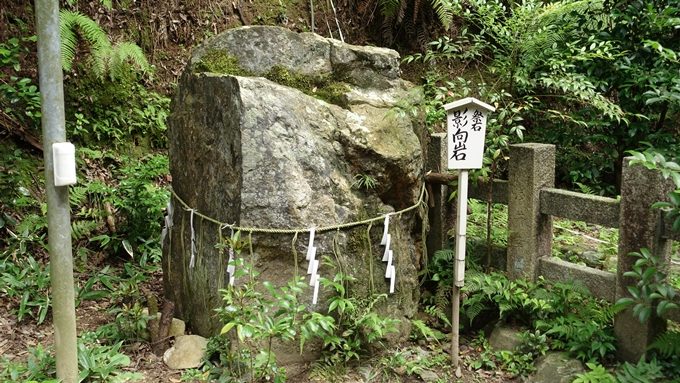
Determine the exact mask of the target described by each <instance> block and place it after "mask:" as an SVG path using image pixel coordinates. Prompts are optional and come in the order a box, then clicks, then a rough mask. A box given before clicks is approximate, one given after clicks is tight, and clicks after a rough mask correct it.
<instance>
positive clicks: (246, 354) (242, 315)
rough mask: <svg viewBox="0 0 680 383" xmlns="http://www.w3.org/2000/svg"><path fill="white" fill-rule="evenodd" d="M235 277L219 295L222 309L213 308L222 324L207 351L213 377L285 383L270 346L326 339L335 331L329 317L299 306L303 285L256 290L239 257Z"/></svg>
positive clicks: (294, 283)
mask: <svg viewBox="0 0 680 383" xmlns="http://www.w3.org/2000/svg"><path fill="white" fill-rule="evenodd" d="M239 236H240V235H239V234H235V237H234V238H231V239H229V241H228V243H229V246H233V245H234V244H239V245H238V246H239V247H238V249H239V251H238V252H240V248H241V246H244V245H245V242H243V241H241V240H240V239H239ZM234 266H235V267H236V269H235V278H238V279H239V281H240V280H242V279H245V282H244V283H243V284H240V285H238V286H232V287H228V288H226V289H224V290H222V297H223V300H224V306H223V307H221V308H219V309H217V314H218V315H219V317H220V319H221V320H222V321H223V323H225V324H224V327H223V328H222V331H221V335H220V336H219V337H216V338H212V339H211V341H210V346H209V348H210V349H211V350H212V353H213V354H217V356H218V362H216V363H215V364H214V365H212V366H209V367H208V368H209V371H210V372H209V375H210V376H211V377H212V378H219V377H222V379H224V378H225V377H226V378H228V377H231V379H233V380H235V381H239V380H241V379H245V377H251V378H252V379H255V380H259V379H266V380H274V381H284V380H285V370H284V369H283V368H280V367H278V366H277V365H276V356H275V355H274V354H273V352H272V342H273V341H275V340H276V341H284V342H291V341H293V340H294V339H295V338H296V337H299V342H300V349H301V350H302V348H303V347H304V344H305V342H307V341H309V340H311V339H314V338H324V337H328V336H329V334H331V333H332V332H333V331H334V329H335V322H334V320H333V318H331V317H329V316H324V315H321V314H318V313H313V312H307V311H306V307H305V305H304V304H302V303H301V302H300V301H299V296H300V295H301V294H302V293H303V291H304V288H305V287H306V286H307V284H306V283H305V282H304V280H303V279H302V278H296V279H295V280H294V281H291V282H289V283H288V284H287V285H286V286H282V287H274V286H273V285H272V284H271V283H269V282H263V283H262V286H263V287H264V288H265V289H266V292H261V291H258V290H257V289H256V280H255V278H257V275H258V273H257V272H256V271H255V270H253V268H252V266H251V265H249V264H247V263H245V262H244V261H243V258H237V259H235V260H234Z"/></svg>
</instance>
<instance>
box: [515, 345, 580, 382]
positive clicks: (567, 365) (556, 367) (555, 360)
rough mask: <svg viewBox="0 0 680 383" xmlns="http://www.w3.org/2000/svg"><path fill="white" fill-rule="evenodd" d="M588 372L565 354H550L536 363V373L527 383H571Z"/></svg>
mask: <svg viewBox="0 0 680 383" xmlns="http://www.w3.org/2000/svg"><path fill="white" fill-rule="evenodd" d="M584 372H586V370H585V369H584V368H583V363H581V362H580V361H579V360H577V359H574V358H571V357H569V355H567V354H566V353H563V352H549V353H547V354H546V355H545V356H543V357H542V358H540V359H539V360H538V361H537V362H536V372H535V373H534V374H533V375H531V376H529V377H527V378H526V379H525V380H524V382H525V383H569V382H572V381H573V380H574V379H575V378H576V376H578V374H583V373H584Z"/></svg>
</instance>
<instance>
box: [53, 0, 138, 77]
mask: <svg viewBox="0 0 680 383" xmlns="http://www.w3.org/2000/svg"><path fill="white" fill-rule="evenodd" d="M59 17H60V19H59V29H60V32H61V58H62V67H63V68H64V70H66V71H70V70H72V69H73V63H74V61H75V58H76V53H77V50H78V36H80V37H81V38H82V39H83V40H85V42H86V43H87V45H88V47H89V50H90V56H89V60H88V61H89V64H90V66H91V68H92V73H93V74H94V75H95V76H96V77H99V78H103V77H105V76H107V75H108V76H109V77H110V78H111V79H117V78H121V77H123V76H124V75H125V74H126V73H127V72H129V71H130V70H137V71H140V72H148V71H150V70H151V66H150V65H149V62H148V61H147V59H146V56H145V55H144V53H143V52H142V50H141V48H140V47H139V46H137V45H136V44H134V43H130V42H122V43H118V44H115V45H112V44H111V41H110V40H109V37H108V36H107V34H106V32H104V30H103V29H102V28H101V26H100V25H99V24H97V22H96V21H94V20H92V19H91V18H89V17H87V16H86V15H83V14H82V13H80V12H77V11H61V12H60V13H59Z"/></svg>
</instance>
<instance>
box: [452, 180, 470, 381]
mask: <svg viewBox="0 0 680 383" xmlns="http://www.w3.org/2000/svg"><path fill="white" fill-rule="evenodd" d="M467 198H468V171H467V170H460V174H459V175H458V204H457V207H456V209H457V213H458V219H457V220H456V255H455V259H454V263H453V286H452V290H451V307H452V313H451V314H452V315H451V316H452V318H451V327H452V329H451V330H452V332H451V363H452V365H453V368H454V369H455V371H456V372H455V373H456V376H457V377H460V375H461V371H460V329H459V327H460V288H461V287H463V284H464V281H465V245H466V240H467Z"/></svg>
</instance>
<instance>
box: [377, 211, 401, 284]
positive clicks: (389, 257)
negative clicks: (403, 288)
mask: <svg viewBox="0 0 680 383" xmlns="http://www.w3.org/2000/svg"><path fill="white" fill-rule="evenodd" d="M389 227H390V215H389V214H388V215H386V216H385V226H384V228H383V236H382V239H381V240H380V244H381V245H383V246H385V251H384V252H383V257H382V261H383V262H387V266H386V267H385V278H389V280H390V294H393V293H394V286H395V283H396V280H397V270H396V268H395V267H394V264H393V262H394V252H393V251H392V249H390V245H391V244H392V235H391V234H390V233H389V230H390V229H389Z"/></svg>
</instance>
